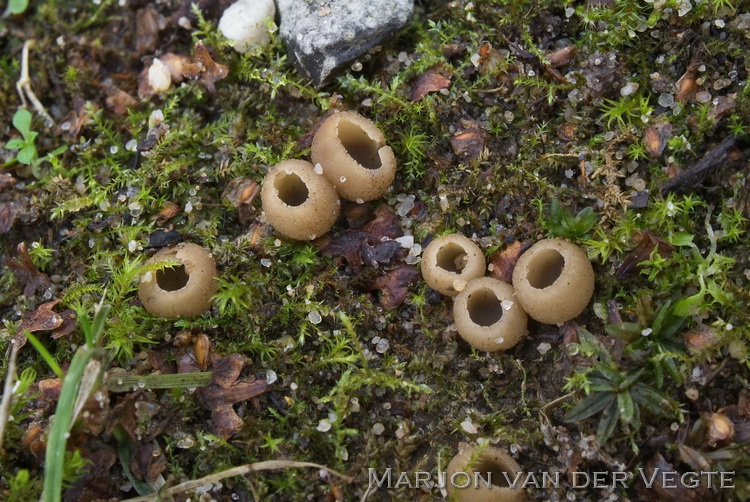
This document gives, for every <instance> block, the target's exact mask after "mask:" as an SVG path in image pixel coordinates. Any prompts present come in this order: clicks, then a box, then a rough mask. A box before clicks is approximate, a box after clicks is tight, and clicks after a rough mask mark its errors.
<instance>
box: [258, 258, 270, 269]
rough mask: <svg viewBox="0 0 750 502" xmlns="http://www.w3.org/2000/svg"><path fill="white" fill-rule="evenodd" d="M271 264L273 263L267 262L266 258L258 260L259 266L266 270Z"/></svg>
mask: <svg viewBox="0 0 750 502" xmlns="http://www.w3.org/2000/svg"><path fill="white" fill-rule="evenodd" d="M271 263H273V262H272V261H271V260H269V259H268V258H261V260H260V264H261V265H263V266H264V267H266V268H268V267H270V266H271Z"/></svg>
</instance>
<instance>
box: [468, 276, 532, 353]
mask: <svg viewBox="0 0 750 502" xmlns="http://www.w3.org/2000/svg"><path fill="white" fill-rule="evenodd" d="M453 320H454V322H455V323H456V329H457V330H458V334H459V335H461V338H463V339H464V340H466V341H467V342H469V344H471V346H472V347H475V348H476V349H478V350H483V351H487V352H495V351H498V350H508V349H510V348H511V347H513V346H514V345H516V344H517V343H518V342H520V341H521V340H522V339H523V337H525V336H526V334H527V333H528V330H527V329H526V323H527V320H528V318H527V316H526V312H524V311H523V308H521V304H520V302H518V300H517V299H516V294H515V291H514V290H513V286H511V285H510V284H506V283H504V282H502V281H499V280H497V279H495V278H493V277H482V278H480V279H474V280H473V281H471V282H470V283H469V284H467V285H466V288H464V290H463V291H461V293H460V294H459V295H458V296H457V297H456V301H455V302H453Z"/></svg>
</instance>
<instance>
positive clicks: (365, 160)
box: [338, 119, 383, 170]
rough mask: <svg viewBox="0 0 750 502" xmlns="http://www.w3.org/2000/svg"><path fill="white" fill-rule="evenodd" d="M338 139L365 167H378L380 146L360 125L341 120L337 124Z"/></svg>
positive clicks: (379, 164) (371, 168)
mask: <svg viewBox="0 0 750 502" xmlns="http://www.w3.org/2000/svg"><path fill="white" fill-rule="evenodd" d="M338 137H339V141H341V144H342V145H343V147H344V149H345V150H346V152H347V153H348V154H349V155H350V156H351V158H353V159H354V160H355V161H357V163H358V164H360V165H361V166H362V167H364V168H365V169H370V170H375V169H380V167H381V166H382V165H383V164H382V162H381V161H380V154H379V153H378V152H379V150H380V148H379V147H378V143H377V141H375V140H373V139H372V138H370V136H369V135H368V134H367V133H366V132H365V130H364V129H362V127H360V126H359V125H358V124H355V123H354V122H350V121H348V120H345V119H343V120H341V121H340V122H339V125H338Z"/></svg>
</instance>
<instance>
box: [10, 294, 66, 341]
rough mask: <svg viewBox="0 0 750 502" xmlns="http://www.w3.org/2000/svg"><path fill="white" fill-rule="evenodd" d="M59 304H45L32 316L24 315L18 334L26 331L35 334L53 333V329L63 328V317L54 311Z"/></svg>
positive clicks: (55, 301)
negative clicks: (40, 332) (39, 332)
mask: <svg viewBox="0 0 750 502" xmlns="http://www.w3.org/2000/svg"><path fill="white" fill-rule="evenodd" d="M59 302H60V300H54V301H51V302H47V303H43V304H42V305H40V306H39V307H38V308H37V309H36V310H35V311H34V312H32V313H31V314H28V315H24V317H23V320H22V321H21V324H20V325H19V326H18V329H17V330H16V334H21V333H23V332H24V331H28V332H29V333H35V332H37V331H52V330H53V329H57V328H59V327H60V326H62V324H63V318H62V316H61V315H60V314H57V313H55V312H53V311H52V309H53V308H54V306H55V305H57V304H58V303H59Z"/></svg>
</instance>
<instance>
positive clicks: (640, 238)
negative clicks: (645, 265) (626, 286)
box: [615, 230, 674, 280]
mask: <svg viewBox="0 0 750 502" xmlns="http://www.w3.org/2000/svg"><path fill="white" fill-rule="evenodd" d="M633 237H634V239H635V242H636V247H635V249H634V250H633V251H631V252H630V254H629V255H628V256H626V257H625V259H624V260H623V261H622V264H621V265H620V266H619V268H618V269H617V272H616V273H615V276H616V277H617V278H618V279H620V280H624V279H627V278H628V277H630V276H631V275H632V274H634V273H636V272H637V271H638V270H639V269H640V267H639V264H640V263H641V262H643V261H645V260H648V259H649V257H650V256H651V253H652V252H653V251H654V249H656V251H657V253H659V255H661V257H662V258H669V256H671V254H672V253H673V252H674V247H673V246H672V245H671V244H669V243H668V242H667V241H665V240H663V239H660V238H659V237H657V236H655V235H654V234H652V233H651V232H650V231H648V230H640V231H638V232H636V233H635V235H634V236H633Z"/></svg>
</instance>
